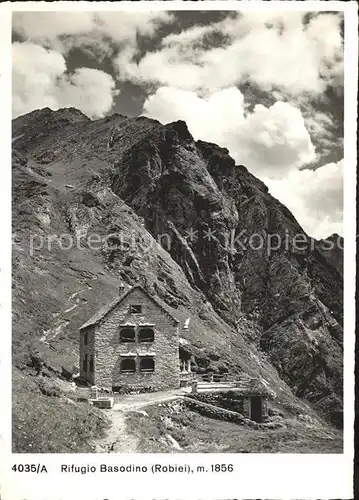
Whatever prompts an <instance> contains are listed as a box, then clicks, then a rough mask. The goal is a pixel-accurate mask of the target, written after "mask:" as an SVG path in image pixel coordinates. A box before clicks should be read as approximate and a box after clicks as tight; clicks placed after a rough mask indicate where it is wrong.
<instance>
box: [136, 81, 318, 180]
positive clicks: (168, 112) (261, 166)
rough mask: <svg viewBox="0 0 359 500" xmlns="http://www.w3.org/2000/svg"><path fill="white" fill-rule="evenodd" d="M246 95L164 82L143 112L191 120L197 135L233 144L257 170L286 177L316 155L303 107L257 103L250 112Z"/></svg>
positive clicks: (238, 156)
mask: <svg viewBox="0 0 359 500" xmlns="http://www.w3.org/2000/svg"><path fill="white" fill-rule="evenodd" d="M245 108H246V105H245V101H244V97H243V94H242V93H241V92H240V91H239V90H238V89H237V88H236V87H230V88H227V89H222V90H220V91H218V92H214V93H211V94H209V95H208V96H207V97H206V98H204V97H199V96H198V95H197V94H196V93H194V92H190V91H188V90H180V89H176V88H171V87H161V88H159V89H158V90H157V91H156V92H155V94H153V95H151V96H150V97H149V98H148V99H147V100H146V102H145V103H144V107H143V113H144V114H145V115H147V116H150V117H152V118H156V119H158V120H160V121H161V122H163V123H168V122H171V121H175V120H178V119H182V120H185V121H186V122H187V125H188V127H189V130H190V132H191V133H192V135H193V136H194V137H195V139H203V140H207V141H211V142H216V143H218V144H219V145H221V146H225V147H227V148H228V149H229V151H230V153H231V155H232V156H233V157H234V158H235V160H236V161H237V163H244V164H245V165H247V166H248V168H250V170H251V172H253V173H254V174H255V175H265V176H266V177H270V178H282V177H283V176H284V175H287V174H288V172H289V171H291V170H293V169H297V168H298V167H300V166H301V165H303V164H306V163H309V162H311V161H313V160H314V159H315V158H316V155H315V151H314V147H313V144H312V142H311V139H310V136H309V133H308V131H307V129H306V128H305V124H304V119H303V117H302V115H301V112H300V111H299V109H297V108H295V107H294V106H292V105H291V104H289V103H286V102H276V103H275V104H273V105H272V106H270V107H268V108H267V107H265V106H263V105H257V106H255V107H254V110H253V111H252V112H251V113H246V112H245Z"/></svg>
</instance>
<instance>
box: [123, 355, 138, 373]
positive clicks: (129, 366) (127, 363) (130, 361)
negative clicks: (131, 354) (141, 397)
mask: <svg viewBox="0 0 359 500" xmlns="http://www.w3.org/2000/svg"><path fill="white" fill-rule="evenodd" d="M135 371H136V361H135V359H134V358H124V359H122V360H121V372H125V373H133V372H135Z"/></svg>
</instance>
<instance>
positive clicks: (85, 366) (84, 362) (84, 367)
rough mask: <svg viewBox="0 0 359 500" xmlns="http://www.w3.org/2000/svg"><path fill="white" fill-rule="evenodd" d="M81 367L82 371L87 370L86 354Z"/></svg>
mask: <svg viewBox="0 0 359 500" xmlns="http://www.w3.org/2000/svg"><path fill="white" fill-rule="evenodd" d="M82 369H83V371H84V372H87V354H85V357H84V359H83V361H82Z"/></svg>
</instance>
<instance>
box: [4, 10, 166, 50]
mask: <svg viewBox="0 0 359 500" xmlns="http://www.w3.org/2000/svg"><path fill="white" fill-rule="evenodd" d="M172 20H173V16H172V15H170V14H169V13H167V12H63V11H62V12H15V13H14V14H13V29H14V31H15V32H16V33H18V34H19V35H21V36H23V37H25V38H27V39H29V40H31V41H33V42H36V43H40V44H43V45H45V46H46V47H50V48H53V49H55V50H57V51H60V52H63V53H66V52H68V51H69V50H70V49H71V48H72V47H82V46H90V47H92V48H93V49H94V50H93V53H94V55H101V54H102V52H103V50H104V49H105V50H106V52H109V48H108V40H107V39H111V40H112V42H114V43H117V44H123V43H127V44H131V45H136V37H137V34H140V35H143V36H152V35H154V33H155V32H156V30H157V28H158V27H159V26H160V25H161V24H163V23H170V22H172Z"/></svg>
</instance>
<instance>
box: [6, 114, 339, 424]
mask: <svg viewBox="0 0 359 500" xmlns="http://www.w3.org/2000/svg"><path fill="white" fill-rule="evenodd" d="M61 113H64V114H65V115H64V116H63V115H62V114H61ZM58 117H59V118H58ZM44 124H45V125H44ZM45 129H46V130H45ZM48 130H49V131H50V132H49V133H48ZM35 131H36V134H35ZM21 134H23V135H22V136H21V137H19V138H18V139H17V140H16V141H15V142H14V143H13V147H14V149H16V151H17V153H15V157H14V165H13V169H14V178H13V184H14V216H13V218H14V230H15V231H16V233H17V246H15V247H14V259H15V263H16V266H14V284H15V285H16V286H15V297H14V309H15V318H14V331H15V334H14V342H15V343H16V344H17V345H19V346H21V345H23V344H24V342H25V341H28V339H29V338H30V337H31V338H37V339H40V338H41V337H43V336H44V335H47V337H46V339H47V340H46V342H50V346H51V347H52V349H55V351H56V353H57V358H56V359H57V360H59V359H60V357H61V356H62V358H61V359H63V360H67V361H66V362H68V360H69V359H70V358H71V355H70V352H73V349H74V347H73V346H74V345H76V343H75V339H76V335H77V328H78V326H79V325H80V324H81V322H83V321H84V320H85V319H86V317H87V316H90V315H91V313H92V312H93V311H94V310H96V309H97V308H98V307H100V305H103V304H104V303H105V302H106V301H107V300H109V299H110V298H112V297H113V295H114V294H116V290H117V283H118V281H119V280H121V281H124V282H127V283H129V284H134V283H136V282H139V281H140V282H141V283H142V284H143V285H144V286H145V287H146V288H147V289H148V290H150V291H151V293H153V294H155V295H156V296H157V297H158V298H159V299H160V300H163V301H164V302H166V303H167V305H168V306H169V307H171V308H172V309H173V313H174V315H175V316H176V317H177V318H178V319H179V320H181V321H185V319H187V318H188V317H191V323H190V325H191V327H190V328H189V330H188V331H184V333H183V336H187V339H188V340H189V341H190V349H191V350H192V353H193V354H194V355H195V358H196V363H197V365H198V366H199V367H201V369H211V370H212V369H214V370H215V371H216V370H218V371H223V370H229V371H234V372H237V373H239V372H241V371H244V372H246V373H249V374H251V375H252V376H259V377H261V378H263V379H264V380H265V381H266V382H267V383H268V384H269V386H270V387H271V388H272V389H273V390H274V392H276V394H277V397H278V400H279V402H281V403H282V404H283V405H294V406H295V405H299V407H301V408H302V411H304V412H306V411H309V410H308V407H307V406H304V405H303V406H302V403H301V402H300V400H298V399H297V397H298V398H305V400H307V401H309V402H310V403H312V404H313V405H314V408H316V409H318V411H320V412H321V414H322V415H324V416H326V417H328V418H329V419H331V420H332V421H333V422H335V423H336V424H337V425H339V424H338V422H339V423H340V414H341V410H342V407H341V401H342V350H343V338H342V317H343V302H342V272H341V270H340V269H341V265H342V264H341V263H342V260H341V261H340V258H341V259H342V257H340V255H341V254H340V252H339V250H338V251H337V250H335V251H332V252H331V253H328V252H327V253H325V252H326V251H325V249H324V246H325V245H324V243H323V242H316V241H315V240H312V239H311V238H309V236H308V235H306V234H305V233H304V231H303V229H302V228H301V227H300V225H299V224H298V222H297V221H296V219H295V217H294V216H293V215H292V214H291V212H290V211H289V210H288V209H287V208H286V207H284V206H283V205H282V204H281V203H280V202H279V201H277V200H276V199H275V198H273V197H272V196H271V195H270V194H269V193H268V188H267V187H266V186H265V184H264V183H263V182H261V181H260V180H259V179H257V178H255V177H254V176H253V175H252V174H250V172H249V171H248V170H247V168H246V167H244V166H242V165H235V162H234V160H233V159H232V158H231V157H230V156H229V154H228V150H227V149H225V148H221V147H219V146H217V145H215V144H211V143H206V142H204V141H197V142H196V141H194V140H193V138H192V136H191V134H190V133H189V131H188V129H187V126H186V124H185V123H184V122H183V121H178V122H175V123H171V124H169V125H166V126H162V125H161V124H160V123H159V122H157V121H155V120H149V119H146V118H143V117H140V118H136V119H129V118H126V117H123V116H120V115H114V116H113V117H107V118H105V119H103V120H98V121H95V122H92V121H90V120H88V119H87V118H86V117H84V116H83V115H82V114H81V113H80V112H76V111H74V110H60V111H58V112H51V111H48V110H40V111H36V112H34V113H30V114H29V115H25V116H24V117H20V118H17V119H16V120H15V122H14V134H13V135H14V137H15V136H20V135H21ZM34 134H35V135H36V138H35V135H34ZM44 158H45V160H44ZM66 231H67V232H70V234H71V235H72V236H74V237H75V236H76V235H81V234H82V235H86V234H89V233H91V232H96V233H97V234H99V235H100V236H101V237H103V238H106V243H107V244H106V245H105V246H101V247H100V248H98V249H96V250H94V249H93V248H89V245H88V244H87V243H86V244H85V248H84V249H83V250H81V251H80V250H79V249H78V248H71V250H69V251H64V250H63V249H59V248H56V250H55V251H54V250H51V251H49V250H48V248H41V249H40V250H39V251H37V253H36V255H35V257H31V258H30V257H29V256H28V255H27V254H26V252H25V251H24V249H25V247H26V245H27V244H28V239H29V237H30V234H32V233H35V234H36V235H41V236H42V237H45V236H46V235H49V234H52V233H54V232H57V233H59V232H66ZM108 235H111V237H108ZM298 235H299V236H298ZM124 240H125V243H126V244H125V245H124V244H123V243H124ZM133 242H135V244H133ZM156 242H158V243H161V245H160V244H158V243H156ZM149 246H151V250H150V251H148V250H147V249H148V248H149ZM34 270H35V271H34ZM45 278H46V280H45ZM45 282H46V283H47V284H46V286H45V287H44V283H45ZM29 287H31V291H29ZM27 293H30V295H31V300H32V301H33V302H32V303H33V307H32V309H31V311H30V310H29V309H28V308H27V306H26V303H24V302H23V300H24V298H25V297H26V295H27ZM73 294H77V295H75V296H73ZM70 297H73V298H70ZM44 304H45V305H46V307H44ZM73 306H75V307H73ZM71 307H73V309H71ZM66 311H67V312H66ZM54 318H55V320H54ZM44 331H45V332H47V333H45V334H44ZM38 345H40V344H38ZM44 346H45V347H46V349H47V348H48V344H44V343H42V344H41V348H42V349H43V351H44V352H45V350H46V349H45V347H44ZM19 350H20V351H21V349H19ZM44 355H45V354H44ZM48 355H49V354H48V353H47V354H46V356H48ZM53 357H54V356H52V358H53ZM71 359H72V358H71ZM56 362H57V363H60V362H59V361H56ZM19 363H20V364H21V360H20V358H19ZM55 364H56V363H55ZM304 408H305V409H304Z"/></svg>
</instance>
